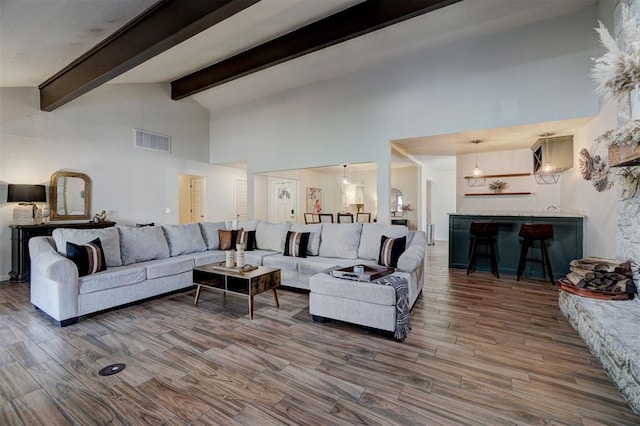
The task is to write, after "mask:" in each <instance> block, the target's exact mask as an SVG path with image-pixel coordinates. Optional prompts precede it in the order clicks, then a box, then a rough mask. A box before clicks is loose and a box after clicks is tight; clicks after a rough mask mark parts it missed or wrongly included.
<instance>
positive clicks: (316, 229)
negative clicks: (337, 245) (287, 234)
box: [291, 223, 322, 256]
mask: <svg viewBox="0 0 640 426" xmlns="http://www.w3.org/2000/svg"><path fill="white" fill-rule="evenodd" d="M291 232H309V244H308V245H307V254H308V255H310V256H318V255H319V254H320V235H321V234H322V224H321V223H310V224H308V225H300V224H294V225H291Z"/></svg>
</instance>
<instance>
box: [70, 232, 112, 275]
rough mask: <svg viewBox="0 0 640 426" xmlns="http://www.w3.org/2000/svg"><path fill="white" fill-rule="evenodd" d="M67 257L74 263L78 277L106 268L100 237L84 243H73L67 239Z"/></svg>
mask: <svg viewBox="0 0 640 426" xmlns="http://www.w3.org/2000/svg"><path fill="white" fill-rule="evenodd" d="M67 258H69V260H71V261H72V262H73V263H75V264H76V266H77V267H78V276H80V277H83V276H85V275H91V274H95V273H96V272H100V271H106V270H107V262H105V260H104V252H103V251H102V243H101V242H100V238H96V239H95V240H93V241H90V242H88V243H86V244H74V243H70V242H68V241H67Z"/></svg>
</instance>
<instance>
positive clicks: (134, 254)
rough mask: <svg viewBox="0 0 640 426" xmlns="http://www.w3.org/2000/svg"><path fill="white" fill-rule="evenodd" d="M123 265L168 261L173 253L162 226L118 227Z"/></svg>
mask: <svg viewBox="0 0 640 426" xmlns="http://www.w3.org/2000/svg"><path fill="white" fill-rule="evenodd" d="M118 232H119V233H120V251H121V252H122V264H123V265H131V264H132V263H138V262H144V261H147V260H155V259H166V258H168V257H169V256H170V255H171V253H170V251H169V244H167V239H166V238H165V236H164V232H163V231H162V227H161V226H143V227H141V228H136V227H133V226H118Z"/></svg>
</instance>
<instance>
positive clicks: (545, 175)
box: [535, 133, 560, 185]
mask: <svg viewBox="0 0 640 426" xmlns="http://www.w3.org/2000/svg"><path fill="white" fill-rule="evenodd" d="M553 135H554V133H543V134H541V135H540V137H543V138H545V143H544V156H543V158H542V159H543V161H544V163H543V164H542V166H541V167H540V168H539V169H538V170H536V172H535V178H536V182H537V183H538V184H539V185H550V184H555V183H558V180H560V173H559V172H558V170H557V169H556V167H555V166H554V165H553V163H551V156H550V155H549V136H553Z"/></svg>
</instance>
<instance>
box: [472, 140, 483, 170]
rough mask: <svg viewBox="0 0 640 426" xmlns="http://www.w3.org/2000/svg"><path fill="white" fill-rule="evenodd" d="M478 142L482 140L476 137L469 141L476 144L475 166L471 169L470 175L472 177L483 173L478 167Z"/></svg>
mask: <svg viewBox="0 0 640 426" xmlns="http://www.w3.org/2000/svg"><path fill="white" fill-rule="evenodd" d="M480 142H482V141H481V140H478V139H476V140H473V141H471V143H472V144H475V146H476V166H475V167H474V169H473V170H472V171H471V176H473V177H474V178H481V177H482V175H484V172H483V171H482V169H481V168H480V167H478V144H479V143H480Z"/></svg>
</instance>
